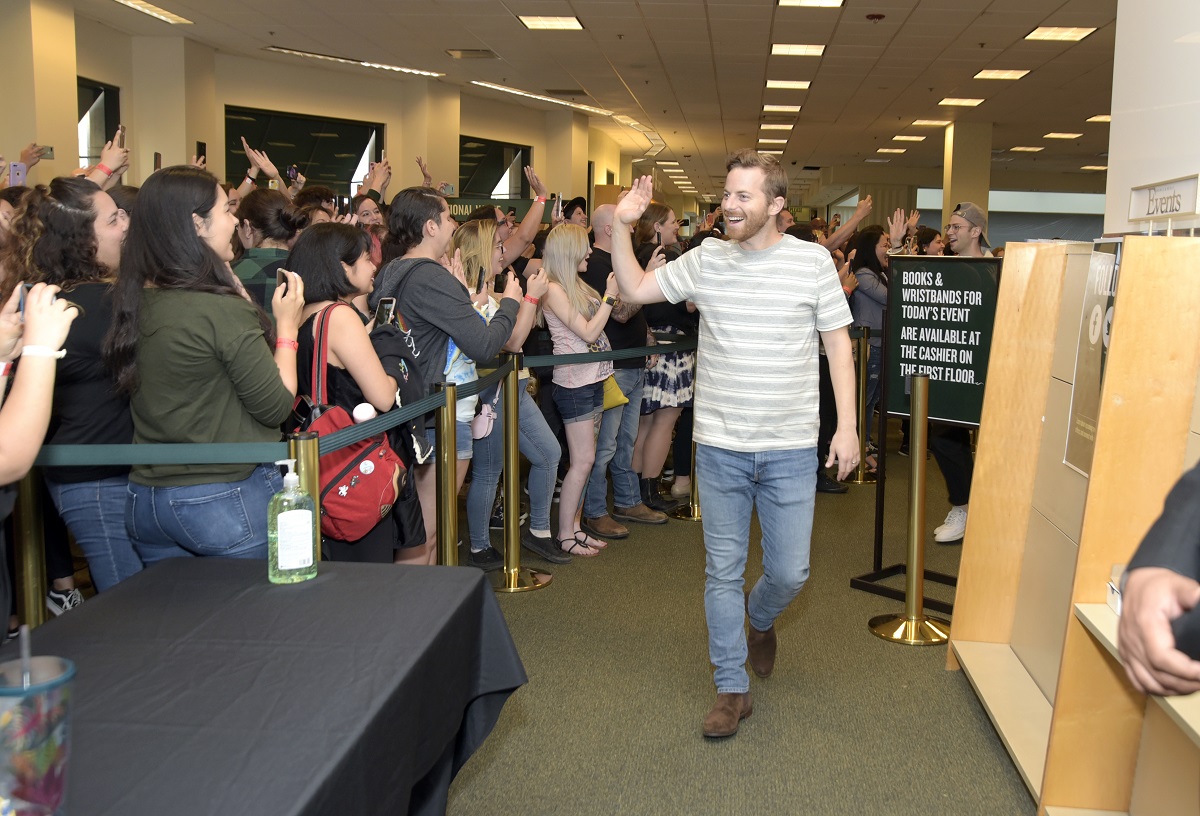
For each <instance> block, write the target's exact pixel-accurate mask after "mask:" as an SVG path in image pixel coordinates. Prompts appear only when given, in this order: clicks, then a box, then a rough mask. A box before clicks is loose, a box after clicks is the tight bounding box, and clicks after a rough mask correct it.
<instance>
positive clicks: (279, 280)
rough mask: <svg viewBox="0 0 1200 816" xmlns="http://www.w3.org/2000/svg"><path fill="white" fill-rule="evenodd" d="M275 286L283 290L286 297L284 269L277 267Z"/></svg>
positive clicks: (285, 271)
mask: <svg viewBox="0 0 1200 816" xmlns="http://www.w3.org/2000/svg"><path fill="white" fill-rule="evenodd" d="M275 287H276V288H278V289H282V290H283V295H284V297H287V291H288V277H287V270H286V269H279V270H276V272H275Z"/></svg>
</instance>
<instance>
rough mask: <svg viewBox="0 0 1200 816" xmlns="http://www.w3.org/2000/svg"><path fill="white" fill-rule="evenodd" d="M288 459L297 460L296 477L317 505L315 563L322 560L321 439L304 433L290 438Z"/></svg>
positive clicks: (315, 516) (313, 434)
mask: <svg viewBox="0 0 1200 816" xmlns="http://www.w3.org/2000/svg"><path fill="white" fill-rule="evenodd" d="M288 458H289V459H295V460H296V475H297V476H298V477H299V478H300V488H301V489H302V490H303V491H304V492H305V493H307V494H308V495H309V496H311V497H312V500H313V504H314V505H316V507H315V510H316V513H315V515H314V516H313V523H314V524H315V525H316V526H317V532H316V539H315V541H314V544H313V561H314V562H316V561H320V560H321V541H322V538H321V451H320V438H319V437H318V436H317V435H316V434H315V433H310V432H307V431H303V432H300V433H294V434H291V435H290V436H288Z"/></svg>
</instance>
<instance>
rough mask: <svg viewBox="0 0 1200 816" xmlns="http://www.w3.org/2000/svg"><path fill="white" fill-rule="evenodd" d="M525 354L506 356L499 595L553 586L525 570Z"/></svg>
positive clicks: (495, 581)
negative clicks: (522, 409) (522, 484)
mask: <svg viewBox="0 0 1200 816" xmlns="http://www.w3.org/2000/svg"><path fill="white" fill-rule="evenodd" d="M522 359H523V358H522V355H520V354H502V355H500V362H501V364H502V365H506V364H508V363H509V362H510V361H511V362H512V370H511V371H509V372H508V374H506V375H505V377H504V567H503V568H502V569H501V570H500V571H499V572H493V573H491V581H492V588H493V589H495V590H496V591H497V592H528V591H530V590H533V589H541V588H542V587H544V586H547V585H549V583H550V581H551V580H552V579H553V576H552V575H551V574H550V573H548V572H538V571H536V570H531V569H523V568H522V567H521V492H520V490H521V488H520V486H519V484H518V483H519V482H520V478H519V477H520V473H521V459H520V440H521V417H520V415H519V414H518V411H519V410H520V404H521V392H520V382H521V381H520V372H521V366H522Z"/></svg>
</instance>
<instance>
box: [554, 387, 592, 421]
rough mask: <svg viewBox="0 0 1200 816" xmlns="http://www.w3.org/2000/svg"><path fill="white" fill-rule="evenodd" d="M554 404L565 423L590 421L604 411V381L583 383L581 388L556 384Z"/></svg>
mask: <svg viewBox="0 0 1200 816" xmlns="http://www.w3.org/2000/svg"><path fill="white" fill-rule="evenodd" d="M554 405H555V407H557V408H558V413H559V416H561V417H562V421H563V424H564V425H567V424H570V423H572V422H584V421H587V422H590V421H592V420H593V419H595V418H596V417H598V416H599V415H600V414H601V413H602V412H603V411H604V381H603V380H601V381H600V382H598V383H592V384H591V385H581V386H580V387H579V388H563V387H562V386H561V385H558V384H557V383H556V384H555V386H554Z"/></svg>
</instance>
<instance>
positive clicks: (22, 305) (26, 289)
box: [17, 283, 58, 320]
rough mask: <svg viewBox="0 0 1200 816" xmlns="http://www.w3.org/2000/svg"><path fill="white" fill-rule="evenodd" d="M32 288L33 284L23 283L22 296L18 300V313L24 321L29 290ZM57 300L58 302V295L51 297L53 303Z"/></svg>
mask: <svg viewBox="0 0 1200 816" xmlns="http://www.w3.org/2000/svg"><path fill="white" fill-rule="evenodd" d="M32 288H33V284H32V283H22V284H21V294H20V296H19V297H18V298H17V311H18V312H20V313H21V319H22V320H24V319H25V301H26V300H27V299H28V297H29V290H30V289H32ZM56 300H58V295H53V296H51V298H50V302H51V303H53V302H54V301H56Z"/></svg>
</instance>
